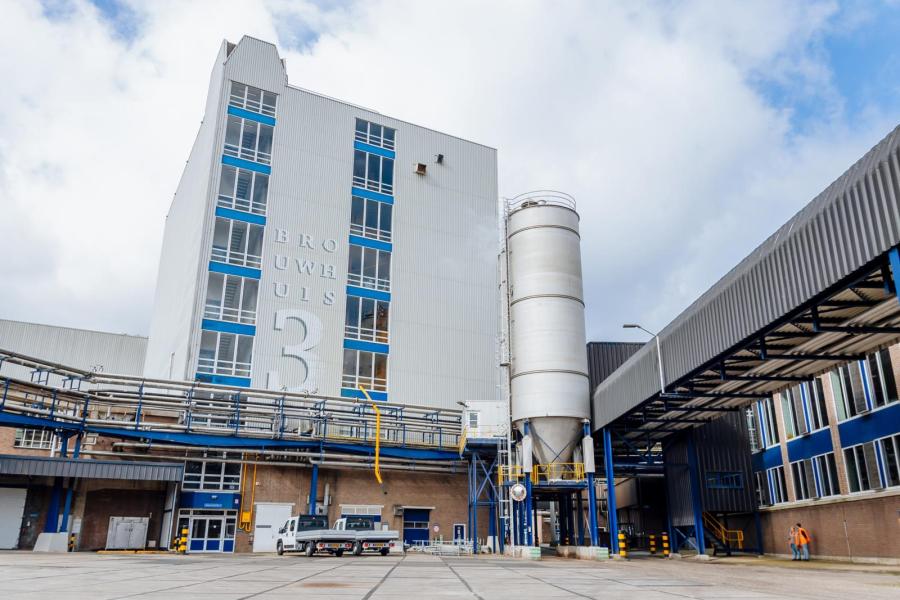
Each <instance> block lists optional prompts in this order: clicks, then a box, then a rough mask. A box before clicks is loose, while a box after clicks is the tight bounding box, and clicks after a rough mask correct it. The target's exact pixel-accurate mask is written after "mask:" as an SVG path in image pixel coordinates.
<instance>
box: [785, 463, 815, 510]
mask: <svg viewBox="0 0 900 600" xmlns="http://www.w3.org/2000/svg"><path fill="white" fill-rule="evenodd" d="M791 479H793V480H794V498H796V499H797V500H809V499H810V498H812V497H814V496H816V479H815V475H813V469H812V460H811V459H808V458H805V459H803V460H798V461H795V462H792V463H791Z"/></svg>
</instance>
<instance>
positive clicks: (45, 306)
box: [0, 0, 897, 339]
mask: <svg viewBox="0 0 900 600" xmlns="http://www.w3.org/2000/svg"><path fill="white" fill-rule="evenodd" d="M6 4H7V5H8V7H5V8H4V18H3V20H2V21H0V80H2V81H4V87H5V88H6V92H7V93H6V94H5V97H6V98H7V103H6V106H5V108H4V111H3V112H2V113H0V205H2V210H3V212H2V220H0V252H2V256H4V258H5V260H3V261H2V262H0V278H2V280H3V281H4V286H5V288H6V289H5V293H3V294H0V317H6V318H16V319H29V320H37V321H44V322H51V323H60V324H68V325H75V326H85V327H96V328H104V329H113V330H118V331H129V332H146V330H147V324H148V316H149V311H150V306H151V300H152V295H153V286H154V279H155V276H156V270H155V268H156V260H157V257H158V254H159V244H160V241H161V234H162V227H163V219H164V216H165V212H166V210H167V208H168V204H169V201H170V199H171V195H172V193H173V191H174V189H175V186H176V184H177V180H178V176H179V173H180V170H181V168H182V166H183V164H184V160H185V159H186V157H187V154H188V151H189V149H190V145H191V142H192V140H193V136H194V134H195V133H196V129H197V125H198V122H199V119H200V117H201V113H200V111H201V108H202V103H203V96H204V94H205V92H206V84H207V78H208V74H209V71H210V69H211V66H212V60H213V57H214V54H215V51H216V49H217V47H218V44H219V42H220V41H221V39H222V38H223V37H225V38H228V39H231V40H232V41H237V40H238V39H239V38H240V36H241V35H242V34H245V33H246V34H249V35H254V36H256V37H260V38H262V39H269V40H273V41H276V40H278V36H281V41H282V46H283V47H282V55H283V56H284V57H285V58H286V59H287V65H288V72H289V76H290V80H291V82H292V83H293V84H294V85H298V86H300V87H305V88H309V89H314V90H317V91H320V92H322V93H325V94H328V95H332V96H336V97H339V98H344V99H346V100H348V101H352V102H354V103H357V104H361V105H365V106H369V107H371V108H374V109H376V110H379V111H381V112H384V113H386V114H391V115H393V116H397V117H400V118H403V119H405V120H409V121H413V122H417V123H421V124H423V125H426V126H430V127H434V128H436V129H440V130H443V131H447V132H448V133H453V134H457V135H461V136H463V137H466V138H469V139H473V140H476V141H480V142H483V143H486V144H489V145H492V146H495V147H497V148H498V149H499V152H500V169H501V178H500V181H501V193H502V194H503V195H506V196H511V195H514V194H516V193H519V192H521V191H526V190H528V189H534V188H547V187H551V188H558V189H563V190H565V191H568V192H570V193H573V194H574V195H575V196H576V198H577V199H578V201H579V209H580V212H581V215H582V227H583V233H584V235H583V240H584V241H583V255H584V266H585V274H586V277H585V286H586V293H587V299H588V329H589V335H590V336H591V337H593V338H595V339H597V338H606V339H610V338H612V339H617V338H622V337H624V336H623V335H622V334H621V333H622V332H620V330H619V324H620V323H621V322H623V321H641V322H642V323H643V324H644V325H645V326H647V327H651V328H659V327H662V326H663V325H665V323H667V322H668V321H669V320H670V319H671V318H672V317H674V316H675V315H676V314H677V313H678V312H679V311H680V310H681V309H682V308H684V307H685V306H686V305H687V304H688V303H689V302H690V301H691V300H693V298H695V297H696V296H697V295H698V294H699V293H701V292H702V291H704V290H705V289H706V287H708V286H709V285H710V284H711V283H713V282H714V281H715V279H717V278H718V277H719V276H721V275H722V274H724V272H725V271H726V270H727V269H728V268H730V267H731V266H732V265H733V264H735V263H736V262H737V261H738V260H739V259H740V258H742V257H743V256H744V255H745V254H746V253H747V252H748V251H749V250H751V249H752V248H753V247H754V246H755V245H756V244H757V243H759V242H760V241H762V239H764V238H765V237H766V235H767V234H768V233H769V232H771V231H772V230H774V229H775V228H776V227H777V226H778V225H780V224H781V223H782V222H783V221H784V220H785V219H786V218H788V217H789V216H790V215H791V214H792V213H793V212H795V211H796V210H797V209H799V208H800V207H801V206H802V205H803V204H805V203H806V202H807V201H808V200H809V199H811V198H812V197H813V196H814V195H815V194H816V193H817V192H818V191H819V190H821V189H822V188H824V187H825V186H826V185H827V184H828V183H829V182H830V181H831V180H832V179H834V178H835V177H836V176H838V175H839V174H840V172H842V171H843V170H844V169H845V168H846V167H847V166H849V165H850V164H851V163H852V162H853V161H854V160H855V159H856V158H858V157H859V156H860V155H861V154H862V153H863V152H864V151H865V150H866V149H868V147H870V146H871V145H872V144H874V143H875V142H876V141H877V140H878V139H879V138H880V137H881V135H883V134H884V133H886V132H887V130H888V129H889V128H890V127H892V126H893V125H894V123H895V121H896V119H897V114H896V113H894V114H891V115H884V114H882V113H881V112H880V111H879V110H878V109H877V107H874V108H873V109H872V110H870V111H868V112H867V113H866V114H867V115H868V116H867V117H866V122H864V123H853V124H848V123H846V122H844V117H843V112H842V102H841V98H840V95H839V94H838V93H837V91H836V90H835V89H834V88H833V86H832V85H831V73H830V70H829V68H828V65H827V63H826V62H825V57H824V56H823V53H822V52H821V51H820V49H819V48H820V46H819V40H820V39H821V36H822V35H824V34H825V33H826V32H827V31H829V29H830V28H832V27H835V25H834V24H833V23H832V21H833V17H834V15H835V13H836V8H835V6H834V5H833V4H832V3H814V4H809V5H800V4H798V3H794V2H787V3H780V2H757V3H728V4H725V3H722V2H688V3H678V4H675V3H645V4H638V3H597V2H585V3H575V2H569V3H565V4H560V3H552V4H551V3H543V4H542V3H537V2H507V3H474V2H473V3H460V2H455V3H433V2H399V1H389V0H385V1H369V2H364V3H360V4H359V5H353V4H335V5H333V6H331V5H326V8H320V7H317V6H315V5H313V4H308V3H294V2H286V1H279V2H271V3H269V4H267V5H263V4H258V3H249V2H241V3H225V2H209V3H201V2H192V3H182V2H178V3H170V2H153V3H135V4H133V5H132V8H133V11H134V13H135V14H136V16H137V22H138V28H137V35H136V37H134V39H127V38H123V36H121V35H119V34H118V33H117V32H116V31H114V30H113V29H112V28H111V26H110V25H109V23H108V22H106V21H104V20H102V19H101V17H100V15H99V13H98V11H97V10H96V9H94V8H93V7H92V6H90V5H88V4H85V3H81V2H76V3H73V4H71V5H69V6H71V7H72V8H71V10H66V11H63V12H64V13H65V14H63V15H62V16H59V17H56V18H52V19H48V18H47V17H46V15H45V14H43V12H42V10H41V8H40V6H39V5H37V4H34V3H25V2H18V3H9V2H7V3H6ZM765 81H775V82H778V83H780V84H781V85H785V86H789V89H790V92H791V94H793V95H796V96H797V97H799V98H803V99H804V100H805V101H807V102H820V103H825V104H826V105H827V106H828V107H829V108H828V111H827V112H826V115H827V118H826V119H824V120H822V121H820V122H816V123H815V126H814V127H811V128H809V130H808V131H804V132H798V131H796V130H794V129H792V126H791V123H792V121H791V117H792V116H793V115H792V114H791V112H789V111H787V110H783V109H780V108H777V107H774V106H772V105H771V104H770V103H769V102H768V101H767V99H766V97H765V95H764V94H763V93H762V92H761V91H760V89H761V82H765Z"/></svg>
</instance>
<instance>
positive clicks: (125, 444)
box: [113, 442, 465, 466]
mask: <svg viewBox="0 0 900 600" xmlns="http://www.w3.org/2000/svg"><path fill="white" fill-rule="evenodd" d="M113 448H147V449H148V450H149V449H151V448H159V449H162V450H184V451H187V450H207V448H200V447H198V446H179V445H177V444H147V443H143V442H114V443H113ZM214 451H215V452H232V453H235V454H244V453H246V452H248V449H247V448H215V449H214ZM258 454H263V455H270V456H294V457H298V458H309V457H312V458H320V457H322V456H325V457H331V458H347V459H359V460H364V459H366V458H367V456H365V455H361V454H348V453H345V452H325V453H324V454H323V453H321V452H290V451H287V450H265V451H263V452H258ZM148 458H149V457H148ZM177 458H179V459H181V458H184V459H187V460H193V461H197V462H203V461H208V462H223V461H222V460H219V459H215V458H209V459H207V458H205V457H196V458H195V457H189V456H179V457H177ZM381 460H382V461H390V462H397V463H403V464H405V462H408V461H405V460H404V459H402V458H396V457H383V458H382V459H381ZM260 464H272V463H269V462H261V463H260ZM416 464H423V465H435V466H445V465H451V466H462V465H464V464H465V463H464V462H462V461H456V460H454V461H442V460H417V461H416Z"/></svg>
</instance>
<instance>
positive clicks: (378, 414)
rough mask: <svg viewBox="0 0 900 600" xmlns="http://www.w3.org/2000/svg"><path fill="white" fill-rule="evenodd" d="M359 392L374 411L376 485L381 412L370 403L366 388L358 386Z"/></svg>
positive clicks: (378, 474) (379, 474)
mask: <svg viewBox="0 0 900 600" xmlns="http://www.w3.org/2000/svg"><path fill="white" fill-rule="evenodd" d="M359 391H361V392H362V393H363V396H365V397H366V400H368V401H369V403H370V404H371V405H372V410H374V411H375V479H376V480H378V483H381V465H380V464H379V462H378V461H379V455H380V454H381V411H380V410H378V406H377V405H376V404H375V403H374V402H372V398H371V397H369V392H367V391H366V388H364V387H363V386H359Z"/></svg>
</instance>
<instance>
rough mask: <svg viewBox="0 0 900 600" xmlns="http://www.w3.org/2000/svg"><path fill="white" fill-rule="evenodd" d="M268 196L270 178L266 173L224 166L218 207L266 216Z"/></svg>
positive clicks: (220, 181) (220, 180)
mask: <svg viewBox="0 0 900 600" xmlns="http://www.w3.org/2000/svg"><path fill="white" fill-rule="evenodd" d="M268 194H269V176H268V175H266V174H265V173H256V172H254V171H248V170H247V169H238V168H236V167H232V166H229V165H222V175H221V177H220V179H219V196H218V200H217V202H216V203H217V204H218V206H221V207H222V208H230V209H233V210H240V211H243V212H248V213H253V214H256V215H265V214H266V204H267V196H268Z"/></svg>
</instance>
